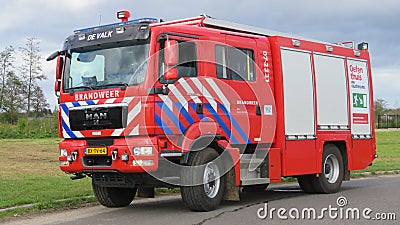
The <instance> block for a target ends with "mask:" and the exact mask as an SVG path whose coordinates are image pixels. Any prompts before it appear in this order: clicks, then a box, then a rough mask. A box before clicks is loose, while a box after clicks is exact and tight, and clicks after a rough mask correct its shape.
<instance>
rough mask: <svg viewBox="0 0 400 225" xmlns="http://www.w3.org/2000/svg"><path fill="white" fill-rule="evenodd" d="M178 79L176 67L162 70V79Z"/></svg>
mask: <svg viewBox="0 0 400 225" xmlns="http://www.w3.org/2000/svg"><path fill="white" fill-rule="evenodd" d="M176 79H178V69H177V68H168V69H167V70H166V71H165V72H164V80H176Z"/></svg>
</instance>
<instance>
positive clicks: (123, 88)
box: [95, 82, 129, 90]
mask: <svg viewBox="0 0 400 225" xmlns="http://www.w3.org/2000/svg"><path fill="white" fill-rule="evenodd" d="M112 86H117V87H120V88H121V90H125V89H126V88H127V87H128V86H129V85H128V84H127V83H124V82H121V83H112V84H102V85H97V86H95V87H96V88H99V87H112Z"/></svg>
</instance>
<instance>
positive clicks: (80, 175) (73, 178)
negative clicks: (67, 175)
mask: <svg viewBox="0 0 400 225" xmlns="http://www.w3.org/2000/svg"><path fill="white" fill-rule="evenodd" d="M85 177H86V175H83V174H82V173H75V175H74V176H72V177H71V180H79V179H82V178H85Z"/></svg>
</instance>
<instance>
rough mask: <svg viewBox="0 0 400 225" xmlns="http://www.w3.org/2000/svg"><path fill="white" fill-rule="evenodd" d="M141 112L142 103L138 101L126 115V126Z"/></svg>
mask: <svg viewBox="0 0 400 225" xmlns="http://www.w3.org/2000/svg"><path fill="white" fill-rule="evenodd" d="M141 110H142V102H140V101H139V102H138V103H137V104H136V105H135V107H133V108H132V110H131V111H130V112H129V114H128V124H130V123H131V122H132V120H133V119H135V117H136V116H137V115H138V114H139V113H140V111H141Z"/></svg>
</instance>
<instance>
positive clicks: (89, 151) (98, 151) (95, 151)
mask: <svg viewBox="0 0 400 225" xmlns="http://www.w3.org/2000/svg"><path fill="white" fill-rule="evenodd" d="M85 154H86V155H107V148H106V147H98V148H86V149H85Z"/></svg>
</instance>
